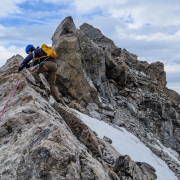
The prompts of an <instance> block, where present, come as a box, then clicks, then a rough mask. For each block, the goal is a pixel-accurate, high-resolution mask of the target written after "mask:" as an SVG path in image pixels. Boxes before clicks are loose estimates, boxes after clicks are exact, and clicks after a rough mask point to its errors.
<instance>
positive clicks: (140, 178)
mask: <svg viewBox="0 0 180 180" xmlns="http://www.w3.org/2000/svg"><path fill="white" fill-rule="evenodd" d="M52 47H53V48H54V49H55V50H56V53H57V65H58V72H57V81H56V84H57V87H58V89H59V92H60V96H61V98H62V99H63V101H64V102H65V104H66V106H64V105H62V104H60V103H57V102H54V101H53V99H52V97H51V96H50V95H49V85H48V83H47V80H46V78H45V77H44V76H43V75H41V78H42V80H43V83H44V84H45V87H46V88H45V89H40V88H39V87H38V86H36V84H35V82H34V79H33V77H32V76H28V77H26V76H27V75H28V74H30V71H31V70H32V69H24V70H23V71H22V72H21V73H19V74H14V73H13V72H14V70H15V69H17V67H18V66H19V65H20V63H21V62H22V60H23V58H22V57H21V56H20V55H16V56H13V57H12V58H10V59H9V60H7V62H6V64H5V65H4V66H3V67H1V68H0V110H1V115H2V118H1V119H0V162H1V164H0V177H1V179H2V180H11V179H12V180H20V179H26V180H30V179H33V180H37V179H40V180H51V179H52V180H55V179H56V180H57V179H59V180H81V179H82V180H90V179H91V180H127V179H129V180H135V179H137V180H155V179H158V180H166V179H167V178H168V179H167V180H171V179H169V177H167V175H166V173H167V172H165V171H169V173H170V174H172V175H170V176H171V177H172V180H174V179H180V162H179V153H180V144H179V139H180V137H179V134H180V96H179V94H178V93H177V92H175V91H173V90H170V89H168V88H167V87H166V83H167V82H166V72H165V71H164V65H163V63H161V62H156V63H151V64H149V63H148V62H146V61H139V60H138V59H137V55H135V54H131V53H129V52H128V51H127V50H126V49H121V48H119V47H117V46H116V45H115V44H114V42H113V41H112V40H110V39H109V38H107V37H106V36H104V35H103V34H102V33H101V31H100V30H99V29H97V28H94V27H93V26H92V25H89V24H87V23H84V24H82V25H81V26H80V29H77V28H76V26H75V24H74V22H73V19H72V17H66V18H65V19H64V20H63V21H62V22H61V23H60V25H59V26H58V27H57V29H56V31H55V33H54V35H53V36H52ZM18 80H21V81H22V82H21V83H20V85H19V86H18V88H17V90H16V91H15V94H14V96H13V97H12V98H11V101H10V102H9V104H8V105H7V106H6V109H5V111H3V109H4V107H5V106H4V105H6V104H7V100H8V98H9V96H10V94H12V90H13V88H14V87H15V86H16V83H17V81H18ZM82 114H84V115H86V116H89V117H91V118H94V119H96V121H97V125H102V124H101V123H99V121H101V122H103V123H104V122H105V123H106V124H107V125H108V126H109V127H111V128H114V132H115V131H117V130H118V131H123V130H122V128H124V129H126V131H127V132H128V133H131V134H132V135H133V136H132V137H135V136H136V137H137V139H138V140H137V139H136V140H135V142H136V143H137V144H138V143H139V142H141V143H143V144H144V146H146V148H148V149H149V150H150V151H151V152H152V154H153V156H155V157H157V158H159V159H161V160H162V161H163V163H165V164H166V166H167V168H166V169H164V177H163V171H160V170H159V169H158V168H157V167H153V166H152V165H151V162H139V161H137V160H136V161H135V160H133V159H132V158H131V156H130V154H128V152H129V151H128V150H127V154H126V153H125V152H120V151H121V149H120V148H118V149H117V148H115V146H114V144H113V137H115V136H116V135H117V134H114V136H113V135H111V138H110V137H108V136H104V137H100V131H99V130H98V132H95V131H94V130H95V129H97V128H95V126H96V125H95V124H96V123H94V124H93V126H92V127H89V126H90V125H88V124H87V122H86V121H85V120H84V121H83V120H82V118H81V116H80V115H82ZM83 117H84V116H83ZM90 124H91V122H90ZM93 127H94V129H93ZM105 127H106V126H105V125H102V128H105ZM103 130H105V129H103ZM109 131H110V129H109ZM103 132H104V131H103ZM110 132H112V134H113V131H110ZM124 132H125V130H124ZM98 133H99V134H98ZM128 133H126V135H127V134H128ZM107 134H109V133H108V130H107ZM124 134H125V133H124ZM121 138H123V137H121V136H118V137H116V139H119V144H118V145H119V146H121V147H122V146H125V144H121ZM134 139H135V138H134ZM130 142H131V141H127V142H125V143H127V145H128V147H129V148H131V144H128V143H130ZM116 145H117V143H116ZM132 147H134V146H132ZM134 151H137V150H136V149H134ZM124 153H125V154H124ZM139 154H142V156H143V149H142V152H139ZM158 162H160V161H158ZM159 166H163V165H162V164H159ZM165 176H166V177H165ZM162 177H163V179H162Z"/></svg>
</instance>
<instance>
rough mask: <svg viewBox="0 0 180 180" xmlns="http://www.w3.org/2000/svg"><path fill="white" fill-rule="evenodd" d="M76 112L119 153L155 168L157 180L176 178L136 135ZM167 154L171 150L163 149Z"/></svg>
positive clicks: (172, 179) (170, 152)
mask: <svg viewBox="0 0 180 180" xmlns="http://www.w3.org/2000/svg"><path fill="white" fill-rule="evenodd" d="M75 112H76V113H78V115H79V117H80V119H81V120H82V121H83V122H84V123H85V124H86V125H88V126H89V127H90V128H91V130H93V131H95V132H96V133H97V134H98V137H99V138H103V137H104V136H107V137H109V138H110V139H111V140H112V142H113V143H112V146H113V147H114V148H115V149H116V150H117V151H118V152H119V153H120V154H121V155H129V156H130V157H131V159H132V160H133V161H135V162H146V163H148V164H150V165H151V166H153V167H154V168H155V169H156V175H157V180H177V177H176V176H175V175H174V173H173V172H172V171H171V170H170V169H169V167H168V166H167V165H166V163H165V162H164V161H163V160H162V159H160V158H159V157H157V156H156V155H155V154H154V153H153V152H152V151H151V150H150V149H149V148H148V147H146V146H145V145H144V144H143V143H142V142H141V141H140V140H139V139H138V138H137V137H136V136H134V135H133V134H131V133H129V132H128V131H126V129H124V128H121V127H118V128H114V127H112V126H110V125H109V124H108V123H105V122H104V121H100V120H98V119H95V118H91V117H89V116H87V115H85V114H83V113H80V112H78V111H76V110H75ZM168 150H169V152H168V153H169V154H172V152H173V151H172V150H171V149H170V148H169V149H167V148H166V149H165V151H166V152H167V151H168Z"/></svg>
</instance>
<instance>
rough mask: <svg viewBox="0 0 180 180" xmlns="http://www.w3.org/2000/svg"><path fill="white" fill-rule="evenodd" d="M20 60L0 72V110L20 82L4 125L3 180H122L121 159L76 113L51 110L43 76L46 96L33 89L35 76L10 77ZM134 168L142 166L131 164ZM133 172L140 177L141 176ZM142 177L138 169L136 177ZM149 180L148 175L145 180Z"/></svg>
mask: <svg viewBox="0 0 180 180" xmlns="http://www.w3.org/2000/svg"><path fill="white" fill-rule="evenodd" d="M22 60H23V58H22V57H21V56H19V55H16V56H13V57H12V58H11V59H9V60H8V61H7V63H6V64H5V65H4V66H3V67H1V68H0V72H1V76H0V89H1V96H0V107H1V110H2V108H3V105H4V104H5V103H6V102H7V99H8V97H9V95H10V94H11V92H12V89H13V87H14V86H15V85H16V81H17V80H18V79H20V80H22V82H21V83H20V85H19V86H18V88H17V90H16V92H15V94H14V96H13V97H12V98H11V100H10V101H9V104H8V105H7V107H6V110H5V112H4V114H3V116H2V118H1V120H0V162H1V163H0V176H1V179H2V180H9V179H13V180H19V179H27V180H28V179H29V180H30V179H34V180H37V179H41V180H42V179H44V180H45V179H46V180H51V179H61V180H63V179H64V180H73V179H74V180H78V179H79V180H88V179H99V180H111V179H114V177H115V178H116V179H121V176H120V175H118V174H116V171H118V169H119V168H120V167H116V171H115V169H114V166H115V163H116V160H117V159H118V158H119V157H120V156H121V155H120V154H119V153H118V152H117V151H116V150H115V149H114V148H113V147H112V146H111V144H109V143H108V142H107V138H106V141H105V140H103V139H99V138H98V137H97V136H96V134H95V132H93V131H92V130H91V129H90V128H89V127H88V126H87V125H85V124H84V123H83V122H82V121H81V120H80V119H79V117H78V116H77V114H76V112H75V111H74V110H73V109H71V108H69V107H65V106H63V105H61V104H58V103H56V102H55V103H54V104H50V103H49V97H48V88H49V87H48V84H47V82H46V79H45V78H43V76H41V78H42V80H43V82H44V84H45V86H46V89H45V90H42V89H40V88H39V87H37V86H35V84H34V79H33V77H32V76H28V77H27V78H25V77H26V76H27V75H28V74H30V71H28V70H26V69H25V70H23V71H22V72H21V73H18V74H14V73H12V72H13V71H14V70H15V69H16V68H17V67H18V66H19V64H20V63H21V62H22ZM129 160H130V158H129ZM131 164H134V166H138V165H137V164H136V162H134V161H132V160H131ZM121 168H122V166H121ZM119 171H120V170H119ZM119 171H118V172H119ZM133 171H134V170H133V169H132V173H133V174H136V171H137V170H136V171H134V172H133ZM143 173H144V172H143V171H142V170H141V169H138V174H143ZM129 176H130V175H129V174H126V175H124V177H126V178H128V177H129ZM151 176H153V174H152V173H151V172H150V173H149V174H148V175H147V177H151ZM147 177H144V178H143V179H144V180H148V178H147ZM152 179H155V178H152Z"/></svg>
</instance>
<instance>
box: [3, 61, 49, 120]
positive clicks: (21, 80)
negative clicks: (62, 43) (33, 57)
mask: <svg viewBox="0 0 180 180" xmlns="http://www.w3.org/2000/svg"><path fill="white" fill-rule="evenodd" d="M45 62H46V61H45V60H44V61H42V62H41V63H40V64H39V65H38V67H37V68H36V69H35V70H34V71H33V72H31V73H30V74H28V75H27V76H25V78H27V77H29V76H31V75H32V74H34V73H35V72H37V71H38V69H39V68H40V66H41V65H43V64H44V63H45ZM23 81H24V78H21V79H20V80H18V81H17V83H16V85H15V86H14V89H13V90H12V92H11V94H10V96H9V98H8V100H7V101H6V103H5V104H4V106H3V109H2V110H1V114H0V120H1V118H2V116H3V114H4V112H5V109H6V107H7V105H8V103H9V102H10V100H11V98H12V97H13V96H14V93H15V92H16V90H17V88H18V86H19V85H20V84H21V82H23Z"/></svg>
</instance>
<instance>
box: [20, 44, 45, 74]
mask: <svg viewBox="0 0 180 180" xmlns="http://www.w3.org/2000/svg"><path fill="white" fill-rule="evenodd" d="M34 53H35V57H42V56H46V53H45V52H43V51H42V50H41V49H40V48H39V47H37V48H36V49H35V50H34ZM32 59H33V53H30V54H29V55H28V56H27V57H26V58H25V59H24V60H23V62H22V63H21V65H20V66H19V68H18V70H19V71H22V70H23V69H24V68H25V67H26V68H30V67H31V66H35V65H36V64H37V63H30V61H31V60H32ZM43 60H44V59H43V58H42V59H41V62H42V61H43Z"/></svg>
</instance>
